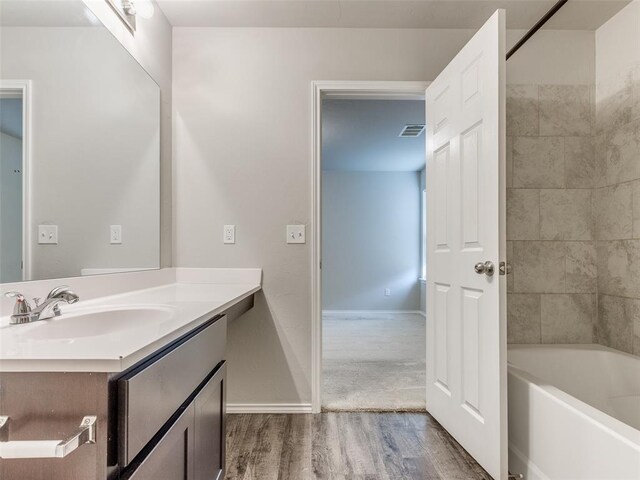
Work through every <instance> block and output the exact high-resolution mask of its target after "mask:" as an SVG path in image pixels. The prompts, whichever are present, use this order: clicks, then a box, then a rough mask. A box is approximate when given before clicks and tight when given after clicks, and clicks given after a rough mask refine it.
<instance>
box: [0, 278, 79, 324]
mask: <svg viewBox="0 0 640 480" xmlns="http://www.w3.org/2000/svg"><path fill="white" fill-rule="evenodd" d="M5 296H7V297H11V298H15V299H16V304H15V305H14V307H13V315H11V320H10V322H9V323H11V324H12V325H16V324H20V323H31V322H36V321H38V320H46V319H47V318H53V317H59V316H60V315H62V311H61V310H60V303H63V302H64V303H68V304H72V303H76V302H77V301H78V300H80V297H78V295H76V294H75V293H73V292H72V291H71V290H70V289H69V287H67V286H65V285H62V286H60V287H56V288H54V289H53V290H51V291H50V292H49V295H47V298H46V299H45V300H44V302H42V303H40V299H39V298H34V299H33V300H34V302H35V304H36V306H35V308H34V309H31V305H30V304H29V302H28V301H27V300H26V299H25V297H24V295H22V294H21V293H20V292H7V293H5Z"/></svg>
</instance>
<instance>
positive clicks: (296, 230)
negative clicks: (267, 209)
mask: <svg viewBox="0 0 640 480" xmlns="http://www.w3.org/2000/svg"><path fill="white" fill-rule="evenodd" d="M287 243H307V240H306V228H305V226H304V225H287Z"/></svg>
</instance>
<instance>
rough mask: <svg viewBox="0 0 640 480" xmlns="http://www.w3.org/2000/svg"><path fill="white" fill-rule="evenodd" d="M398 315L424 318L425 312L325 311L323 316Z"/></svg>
mask: <svg viewBox="0 0 640 480" xmlns="http://www.w3.org/2000/svg"><path fill="white" fill-rule="evenodd" d="M398 313H412V314H419V315H423V316H424V312H421V311H420V310H323V311H322V315H323V316H324V315H326V316H328V317H331V316H338V315H380V314H385V315H388V314H398Z"/></svg>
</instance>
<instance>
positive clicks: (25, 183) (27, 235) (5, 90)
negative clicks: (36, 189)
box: [0, 80, 32, 281]
mask: <svg viewBox="0 0 640 480" xmlns="http://www.w3.org/2000/svg"><path fill="white" fill-rule="evenodd" d="M12 94H14V95H20V96H21V97H22V280H23V281H24V280H30V279H31V245H32V243H31V235H32V231H31V230H32V229H31V201H30V194H31V170H32V169H31V137H32V135H31V120H32V118H31V117H32V115H31V103H32V100H31V95H32V86H31V80H0V96H9V95H12Z"/></svg>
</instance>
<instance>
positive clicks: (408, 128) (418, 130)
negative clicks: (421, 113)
mask: <svg viewBox="0 0 640 480" xmlns="http://www.w3.org/2000/svg"><path fill="white" fill-rule="evenodd" d="M422 132H424V124H423V123H412V124H410V125H405V126H404V128H403V129H402V131H401V132H400V135H398V136H399V137H419V136H420V135H421V134H422Z"/></svg>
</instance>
